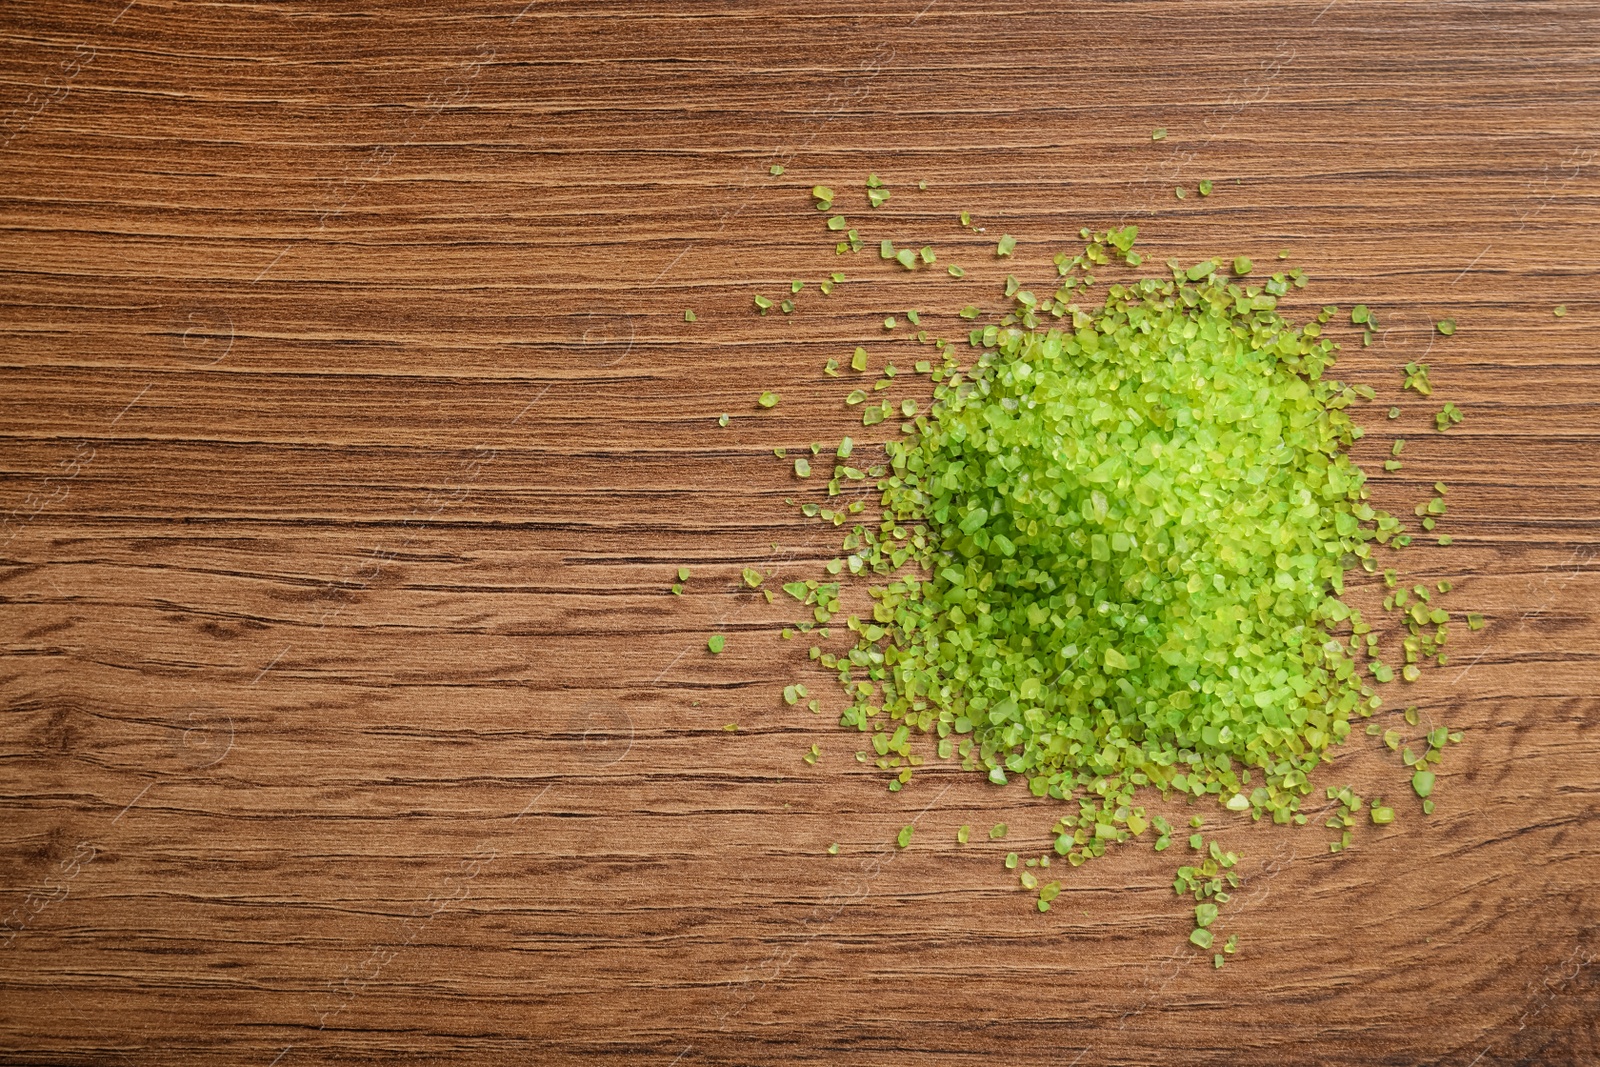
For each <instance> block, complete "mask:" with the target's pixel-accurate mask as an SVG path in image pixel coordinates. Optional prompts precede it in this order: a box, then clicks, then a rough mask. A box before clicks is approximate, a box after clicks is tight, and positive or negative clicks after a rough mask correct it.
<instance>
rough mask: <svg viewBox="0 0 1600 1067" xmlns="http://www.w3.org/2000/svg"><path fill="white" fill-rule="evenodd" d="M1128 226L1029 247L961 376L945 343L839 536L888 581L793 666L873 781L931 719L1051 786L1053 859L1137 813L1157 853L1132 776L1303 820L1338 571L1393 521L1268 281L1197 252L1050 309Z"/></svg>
mask: <svg viewBox="0 0 1600 1067" xmlns="http://www.w3.org/2000/svg"><path fill="white" fill-rule="evenodd" d="M1086 236H1089V235H1086ZM1133 238H1134V230H1133V228H1132V227H1129V228H1127V229H1125V230H1121V231H1115V232H1113V233H1111V234H1103V235H1102V234H1096V235H1092V240H1091V241H1090V243H1089V245H1088V247H1087V248H1086V249H1085V252H1084V253H1083V254H1082V255H1080V256H1078V257H1075V258H1074V259H1073V260H1072V261H1071V262H1070V263H1067V262H1064V261H1063V260H1061V259H1058V264H1060V265H1061V268H1062V273H1063V275H1064V276H1066V277H1067V279H1068V280H1067V281H1066V282H1065V283H1064V284H1063V287H1062V289H1061V290H1060V291H1059V292H1057V293H1056V294H1055V297H1054V300H1053V301H1045V302H1043V303H1042V304H1041V303H1040V302H1039V301H1037V300H1036V299H1034V298H1033V297H1032V296H1031V294H1028V293H1026V292H1018V293H1015V295H1016V296H1017V297H1018V303H1017V307H1018V311H1017V313H1016V314H1012V315H1008V316H1006V318H1005V319H1002V320H1001V323H1000V324H999V325H990V326H987V327H984V328H982V329H980V330H974V331H973V335H972V338H971V339H972V341H973V342H974V344H976V345H978V346H979V347H981V348H982V349H983V351H982V354H981V355H980V356H979V358H978V359H977V361H976V363H975V365H973V366H971V367H970V368H968V369H966V370H962V369H961V368H960V367H959V365H958V364H957V363H956V362H955V360H954V359H953V353H952V352H951V351H950V350H949V349H948V348H947V349H945V361H944V366H943V367H942V368H939V369H937V370H934V371H933V377H934V378H935V380H936V381H938V384H937V385H936V386H935V389H934V404H933V407H932V410H931V411H930V412H928V413H927V414H925V415H921V416H918V417H916V418H915V420H914V421H910V422H906V423H903V424H902V430H904V431H905V433H904V435H903V437H902V438H901V439H900V440H891V441H890V442H888V444H887V445H886V448H887V452H888V458H889V470H887V471H886V472H885V473H886V475H887V477H885V478H883V479H882V480H880V481H879V482H878V486H879V488H880V489H881V490H882V505H883V516H882V518H883V521H882V523H881V524H880V525H879V527H878V528H877V529H876V530H873V529H872V528H870V527H863V528H858V529H857V531H856V532H855V533H854V534H852V536H851V538H849V539H847V542H846V548H847V549H851V550H853V559H852V561H851V569H852V570H853V571H859V570H870V571H872V572H874V573H877V574H879V575H884V576H886V577H887V578H888V579H889V580H888V581H887V582H886V583H885V584H883V585H881V586H877V587H874V588H873V589H872V590H871V594H872V597H873V599H874V600H875V604H874V606H873V611H872V617H871V619H870V621H868V620H858V619H855V618H853V617H852V618H851V620H850V626H851V628H852V630H854V631H855V633H856V636H857V640H856V644H855V647H854V648H853V649H852V650H850V651H849V653H848V654H847V655H845V656H834V655H832V654H830V653H825V652H823V651H822V650H821V649H820V648H814V649H813V650H812V656H813V658H815V659H818V660H820V661H821V662H822V664H823V665H824V666H826V667H830V668H836V669H837V671H838V674H839V679H840V681H841V683H842V684H843V685H844V686H845V689H846V691H847V693H848V694H849V695H850V696H851V698H852V701H853V703H852V705H851V706H850V707H849V708H847V709H846V710H845V712H844V714H843V716H842V719H841V722H842V724H843V725H845V726H847V727H854V728H856V729H858V730H860V731H862V732H865V733H870V734H872V740H873V747H874V749H875V751H876V753H877V756H878V759H877V764H878V766H880V767H882V768H885V769H895V768H898V769H899V770H898V776H897V777H896V779H895V780H894V781H893V782H891V784H890V788H891V789H896V788H899V787H900V785H902V784H903V783H905V782H906V781H909V780H910V776H911V773H912V768H913V767H914V766H916V765H918V764H920V763H921V762H922V758H921V757H920V756H919V755H916V754H914V753H913V752H912V747H911V746H912V743H913V740H914V737H913V734H914V732H929V731H932V732H935V733H936V734H937V736H938V742H937V749H938V752H939V755H940V756H942V757H945V758H952V757H955V758H959V759H960V760H961V765H962V766H963V767H965V768H967V769H972V770H983V771H986V772H987V774H988V777H989V779H990V780H991V781H993V782H995V783H996V784H1004V783H1006V782H1007V781H1009V780H1011V779H1012V778H1022V779H1024V780H1026V782H1027V783H1028V787H1029V788H1030V790H1031V791H1032V792H1033V793H1034V794H1035V795H1038V796H1046V795H1048V796H1051V797H1055V798H1057V799H1062V800H1067V799H1069V798H1076V799H1077V802H1078V811H1077V813H1076V815H1072V816H1068V817H1067V818H1064V819H1062V820H1061V821H1060V822H1059V823H1058V824H1057V827H1056V831H1055V832H1056V833H1057V835H1058V836H1057V838H1056V842H1055V851H1056V853H1058V854H1060V855H1064V856H1066V857H1067V858H1068V860H1069V861H1070V862H1071V863H1072V864H1074V865H1077V864H1081V863H1082V862H1084V861H1085V860H1086V859H1088V858H1091V857H1094V856H1099V855H1102V854H1104V852H1105V850H1106V848H1107V846H1108V845H1109V844H1111V843H1114V842H1116V841H1120V840H1125V839H1127V838H1128V837H1129V836H1131V835H1137V834H1140V833H1142V832H1143V831H1144V830H1145V829H1146V828H1147V827H1148V826H1150V825H1152V824H1153V825H1155V826H1156V829H1157V832H1158V834H1160V840H1158V842H1157V847H1158V848H1163V847H1165V846H1166V843H1167V840H1168V833H1169V832H1170V831H1169V830H1168V828H1166V827H1165V826H1164V821H1163V820H1159V819H1147V818H1146V816H1145V813H1144V811H1143V809H1142V808H1139V807H1137V806H1136V805H1135V804H1134V795H1135V792H1136V790H1137V789H1138V788H1139V787H1141V786H1146V785H1153V786H1155V787H1157V788H1159V789H1161V790H1162V791H1164V792H1165V791H1169V790H1176V791H1178V792H1180V793H1186V794H1193V795H1195V796H1205V795H1211V796H1215V797H1216V798H1217V800H1218V801H1219V802H1220V803H1222V804H1223V805H1224V806H1225V807H1226V808H1228V809H1229V810H1232V811H1236V812H1249V813H1250V814H1251V815H1252V816H1253V817H1255V818H1260V817H1261V816H1262V815H1270V816H1271V818H1272V819H1273V820H1274V821H1277V822H1288V821H1291V820H1292V821H1295V822H1297V823H1303V822H1304V821H1305V816H1304V815H1301V814H1298V810H1297V809H1298V808H1299V805H1300V801H1301V799H1302V798H1303V797H1305V796H1306V795H1308V794H1309V792H1310V788H1311V787H1310V784H1309V776H1310V774H1311V772H1312V771H1313V769H1314V768H1315V767H1316V766H1317V765H1318V764H1319V763H1321V762H1322V761H1323V760H1324V759H1326V758H1327V756H1328V750H1329V748H1330V746H1332V745H1335V744H1337V743H1338V742H1340V741H1342V740H1343V739H1344V738H1345V737H1346V736H1347V735H1348V734H1349V732H1350V719H1351V717H1352V715H1356V714H1360V715H1371V713H1372V711H1373V709H1375V708H1376V707H1378V705H1379V700H1378V698H1377V697H1376V695H1374V694H1373V693H1372V691H1371V690H1370V689H1368V688H1366V687H1365V686H1363V684H1362V682H1361V679H1360V676H1359V675H1358V673H1357V669H1356V663H1355V662H1354V660H1353V659H1352V658H1351V653H1352V652H1354V651H1355V649H1356V648H1357V647H1358V642H1359V641H1360V639H1361V634H1364V633H1367V632H1368V631H1369V630H1370V628H1369V627H1367V626H1365V624H1363V623H1362V622H1361V620H1360V616H1359V614H1358V613H1356V612H1354V611H1353V610H1352V609H1350V608H1348V607H1347V606H1346V605H1344V604H1343V603H1342V602H1341V601H1340V600H1339V599H1338V595H1339V594H1340V593H1341V592H1342V590H1343V585H1342V576H1343V573H1344V571H1345V569H1346V568H1347V567H1349V566H1352V565H1354V564H1356V563H1357V562H1358V561H1362V560H1367V561H1368V562H1366V563H1365V566H1366V567H1367V568H1369V569H1371V568H1372V566H1373V564H1372V563H1371V562H1370V556H1371V546H1370V544H1369V542H1371V541H1373V540H1375V539H1384V540H1387V538H1388V536H1389V535H1390V534H1391V533H1392V531H1393V530H1394V529H1395V528H1397V524H1395V523H1394V521H1393V520H1392V518H1391V517H1390V516H1387V515H1385V514H1383V513H1381V512H1378V511H1376V510H1375V509H1373V508H1372V507H1370V506H1369V505H1368V504H1367V503H1366V500H1365V498H1366V495H1367V494H1366V490H1365V488H1364V483H1365V476H1364V474H1363V473H1362V471H1361V470H1360V469H1359V468H1357V467H1356V466H1355V465H1354V464H1353V463H1352V462H1351V461H1350V459H1349V458H1348V456H1347V455H1346V454H1345V451H1344V449H1345V448H1346V446H1348V445H1349V444H1351V442H1352V441H1354V440H1355V439H1356V438H1358V437H1359V436H1360V430H1359V429H1358V428H1357V427H1355V426H1354V425H1353V424H1352V423H1351V421H1350V418H1349V416H1348V415H1347V413H1346V410H1345V409H1346V408H1347V406H1348V405H1349V404H1351V403H1352V402H1353V401H1354V400H1355V399H1356V397H1357V396H1362V397H1365V398H1369V399H1370V397H1371V390H1368V389H1364V388H1351V387H1346V386H1342V385H1340V384H1339V383H1337V382H1334V381H1331V380H1328V379H1325V378H1323V372H1324V371H1325V370H1326V369H1327V367H1328V366H1329V365H1330V364H1331V363H1332V362H1333V359H1334V348H1335V346H1334V345H1333V343H1332V342H1331V341H1330V340H1329V339H1328V338H1325V337H1323V336H1322V335H1321V334H1322V331H1321V326H1322V324H1323V323H1324V322H1326V320H1327V319H1328V317H1330V315H1331V311H1325V312H1324V313H1323V315H1322V316H1320V317H1319V319H1318V321H1316V322H1312V323H1308V324H1306V325H1305V326H1304V327H1296V326H1295V325H1294V324H1293V323H1291V322H1289V321H1288V320H1286V319H1285V318H1284V317H1283V316H1281V315H1280V314H1279V313H1278V311H1277V310H1276V307H1277V296H1278V295H1281V293H1282V292H1283V291H1284V290H1285V288H1286V279H1284V278H1283V277H1282V276H1279V277H1278V278H1277V279H1276V281H1277V284H1276V285H1274V283H1273V282H1268V283H1267V284H1266V286H1264V287H1257V286H1253V285H1252V286H1248V287H1246V286H1243V285H1241V284H1239V283H1238V282H1229V281H1226V280H1225V279H1224V278H1223V276H1222V275H1221V273H1220V264H1219V263H1218V262H1216V261H1208V262H1205V263H1202V264H1198V265H1196V266H1194V267H1191V268H1189V269H1187V270H1185V269H1182V268H1180V267H1178V266H1177V265H1176V264H1173V270H1172V272H1171V276H1170V277H1165V278H1146V279H1143V280H1140V281H1138V282H1136V283H1133V284H1129V285H1112V286H1111V287H1110V288H1109V290H1108V292H1107V295H1106V297H1105V300H1104V303H1103V305H1101V306H1100V307H1098V308H1096V309H1094V310H1093V311H1092V312H1090V311H1085V310H1082V309H1081V308H1079V307H1078V305H1077V304H1076V303H1073V302H1072V301H1073V300H1074V298H1076V297H1078V296H1079V295H1081V290H1082V289H1083V288H1086V287H1087V285H1088V284H1089V283H1090V282H1091V281H1092V279H1090V278H1086V277H1081V276H1079V273H1078V272H1079V270H1080V268H1082V267H1084V266H1088V265H1092V264H1096V263H1102V264H1103V263H1106V262H1108V260H1109V258H1110V257H1111V256H1113V255H1114V256H1117V257H1119V258H1122V259H1124V260H1125V261H1126V262H1129V263H1137V262H1138V255H1137V253H1134V252H1132V250H1131V246H1132V243H1133ZM1012 289H1013V287H1012V286H1008V290H1012ZM1273 290H1276V291H1273ZM1041 310H1044V311H1048V312H1050V313H1051V314H1053V315H1054V316H1056V317H1057V318H1058V319H1059V321H1060V325H1059V326H1049V327H1048V328H1039V323H1038V317H1039V312H1040V311H1041ZM1069 324H1070V328H1069ZM836 477H837V472H836ZM808 510H811V509H809V508H808ZM1380 524H1381V525H1382V526H1383V530H1382V531H1381V532H1380V530H1379V529H1378V527H1379V525H1380ZM908 562H909V563H913V564H915V567H907V568H903V567H902V565H903V564H905V563H908ZM830 569H832V568H831V567H830ZM811 584H812V587H813V589H818V588H819V587H818V586H817V585H816V584H815V583H811ZM820 590H821V591H824V592H829V593H833V590H832V589H831V588H830V587H828V586H821V587H820ZM819 621H823V620H822V618H821V617H820V616H819ZM1346 623H1352V624H1353V629H1354V630H1355V631H1356V632H1355V633H1354V634H1352V640H1351V644H1350V646H1349V648H1348V649H1347V648H1346V646H1345V644H1344V643H1343V642H1341V641H1340V640H1339V639H1337V638H1336V637H1334V636H1333V635H1332V631H1333V630H1334V629H1336V628H1338V627H1340V626H1341V625H1344V624H1346Z"/></svg>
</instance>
